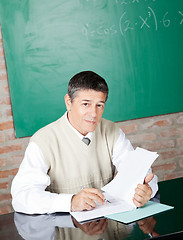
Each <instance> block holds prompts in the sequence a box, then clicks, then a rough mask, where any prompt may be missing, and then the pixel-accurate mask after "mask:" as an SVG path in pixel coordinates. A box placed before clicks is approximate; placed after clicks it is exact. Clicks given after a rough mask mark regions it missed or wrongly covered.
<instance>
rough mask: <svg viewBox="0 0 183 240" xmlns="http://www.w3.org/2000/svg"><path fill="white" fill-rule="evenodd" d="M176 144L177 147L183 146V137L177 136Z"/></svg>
mask: <svg viewBox="0 0 183 240" xmlns="http://www.w3.org/2000/svg"><path fill="white" fill-rule="evenodd" d="M177 146H178V147H181V146H183V138H177Z"/></svg>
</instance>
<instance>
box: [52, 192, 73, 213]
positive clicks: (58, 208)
mask: <svg viewBox="0 0 183 240" xmlns="http://www.w3.org/2000/svg"><path fill="white" fill-rule="evenodd" d="M73 195H74V194H63V193H61V194H58V195H56V197H55V199H54V201H53V203H52V205H51V208H50V211H49V213H54V212H70V209H71V199H72V197H73Z"/></svg>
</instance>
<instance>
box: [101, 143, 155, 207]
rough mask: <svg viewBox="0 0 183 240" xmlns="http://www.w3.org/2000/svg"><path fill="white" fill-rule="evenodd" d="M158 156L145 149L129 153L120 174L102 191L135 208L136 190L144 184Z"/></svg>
mask: <svg viewBox="0 0 183 240" xmlns="http://www.w3.org/2000/svg"><path fill="white" fill-rule="evenodd" d="M158 156H159V155H158V154H157V153H156V152H151V151H148V150H145V149H143V148H136V150H134V151H129V152H127V153H126V154H125V155H124V157H123V161H122V162H121V164H120V166H119V169H118V174H117V175H116V177H115V178H114V179H113V180H112V181H111V182H110V183H109V184H107V185H106V186H104V187H103V188H102V190H103V191H104V192H107V193H108V194H109V195H111V196H113V197H114V198H117V199H121V200H124V201H126V202H127V203H128V204H130V205H132V206H134V207H135V205H134V204H133V200H132V199H133V196H134V191H135V188H136V187H137V185H138V184H140V183H141V184H142V183H143V181H144V178H145V176H146V174H147V172H148V170H149V168H150V167H151V165H152V163H153V162H154V160H155V159H156V158H157V157H158Z"/></svg>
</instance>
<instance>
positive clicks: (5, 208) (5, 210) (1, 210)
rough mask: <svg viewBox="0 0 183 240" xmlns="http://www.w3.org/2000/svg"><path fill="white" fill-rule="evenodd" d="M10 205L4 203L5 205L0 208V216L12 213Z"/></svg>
mask: <svg viewBox="0 0 183 240" xmlns="http://www.w3.org/2000/svg"><path fill="white" fill-rule="evenodd" d="M12 210H13V209H12V205H11V204H10V203H8V204H7V203H6V205H5V204H3V206H0V214H1V215H3V214H7V213H10V212H12ZM10 239H13V238H10Z"/></svg>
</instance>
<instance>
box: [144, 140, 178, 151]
mask: <svg viewBox="0 0 183 240" xmlns="http://www.w3.org/2000/svg"><path fill="white" fill-rule="evenodd" d="M141 147H143V148H145V149H147V150H150V151H157V150H160V149H167V148H173V147H175V141H174V140H164V141H156V142H149V143H144V144H141Z"/></svg>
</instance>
